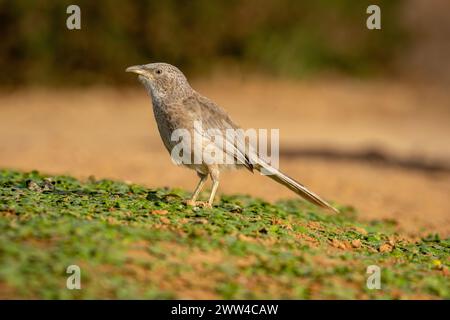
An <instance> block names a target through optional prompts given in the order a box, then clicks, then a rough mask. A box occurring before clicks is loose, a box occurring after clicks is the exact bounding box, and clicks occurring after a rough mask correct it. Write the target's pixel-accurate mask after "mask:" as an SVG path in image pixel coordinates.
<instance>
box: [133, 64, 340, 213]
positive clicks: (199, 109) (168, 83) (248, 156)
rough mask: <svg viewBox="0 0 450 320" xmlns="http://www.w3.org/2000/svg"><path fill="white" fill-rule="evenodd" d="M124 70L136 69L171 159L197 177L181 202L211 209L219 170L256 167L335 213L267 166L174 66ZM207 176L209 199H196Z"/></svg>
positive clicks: (230, 122)
mask: <svg viewBox="0 0 450 320" xmlns="http://www.w3.org/2000/svg"><path fill="white" fill-rule="evenodd" d="M125 71H126V72H131V73H135V74H137V75H138V79H139V81H140V82H141V83H142V84H143V85H144V87H145V89H146V91H147V93H148V95H149V96H150V98H151V100H152V105H153V114H154V117H155V120H156V124H157V127H158V131H159V134H160V136H161V139H162V141H163V143H164V146H165V147H166V149H167V150H168V151H169V153H170V154H171V156H172V160H173V161H174V162H175V163H176V164H180V165H183V166H186V167H188V168H189V169H192V170H195V171H196V173H197V175H198V177H199V179H200V180H199V182H198V184H197V186H196V188H195V190H194V192H193V194H192V197H191V198H190V199H187V200H185V204H186V205H188V206H198V207H200V206H201V207H207V208H211V207H212V205H213V202H214V198H215V195H216V192H217V189H218V187H219V179H220V173H221V171H223V170H225V169H230V168H231V169H235V168H237V169H240V168H246V169H248V170H249V171H251V172H254V170H256V171H259V172H261V173H263V174H265V175H266V176H268V177H269V178H271V179H272V180H274V181H276V182H278V183H280V184H282V185H283V186H285V187H287V188H289V189H290V190H292V191H293V192H295V193H296V194H298V195H299V196H301V197H302V198H304V199H306V200H307V201H309V202H311V203H313V204H315V205H316V206H319V207H322V208H325V209H329V210H331V211H334V212H336V213H338V212H339V211H338V210H337V209H336V208H334V207H333V206H331V205H330V204H329V203H328V202H326V201H325V200H323V199H322V198H321V197H319V196H318V195H317V194H315V193H314V192H312V191H310V190H308V189H307V188H306V187H305V186H304V185H302V184H301V183H299V182H298V181H296V180H294V179H293V178H291V177H289V176H287V175H285V174H284V173H282V172H281V171H279V170H278V169H277V168H275V167H274V166H272V165H271V164H270V163H269V162H268V161H267V159H265V157H262V156H260V155H258V154H257V152H256V151H255V148H254V147H253V146H252V145H249V142H248V139H246V138H245V137H244V136H243V135H242V134H241V133H239V132H242V131H240V130H239V129H241V128H240V127H239V126H238V125H237V124H236V123H234V122H233V120H232V119H231V118H230V116H229V115H228V114H227V112H226V111H225V110H224V109H222V108H221V107H220V106H218V105H217V104H216V103H214V102H213V101H212V100H210V99H208V98H207V97H205V96H203V95H201V94H200V93H198V92H197V91H195V90H194V89H193V88H192V87H191V85H190V84H189V82H188V80H187V78H186V76H185V75H184V74H183V73H182V72H181V71H180V70H179V69H178V68H177V67H175V66H173V65H171V64H168V63H163V62H157V63H149V64H143V65H134V66H130V67H128V68H126V70H125ZM198 124H200V125H201V126H199V125H198ZM229 130H231V131H232V132H233V130H235V132H238V133H237V134H234V136H233V135H227V134H225V131H227V132H229ZM211 131H212V132H216V133H217V134H220V133H224V134H223V136H222V140H223V141H221V143H218V141H216V140H220V139H216V138H215V137H216V136H214V135H213V134H211ZM176 132H178V133H179V132H183V133H185V134H187V135H190V137H192V136H197V137H199V139H197V140H196V139H194V142H192V139H181V140H185V141H181V142H180V139H178V140H177V139H174V138H173V135H174V133H176ZM183 138H185V137H184V136H183ZM180 146H181V147H180ZM224 146H225V147H226V148H224ZM205 148H210V149H211V150H212V152H211V153H206V154H208V155H215V154H222V155H225V156H229V157H231V159H232V160H233V161H232V162H230V161H217V159H222V158H220V157H213V156H209V157H208V156H206V157H202V151H204V150H205ZM176 149H177V150H179V149H181V151H182V152H179V157H178V158H180V157H182V158H183V159H184V160H185V161H180V159H174V151H175V150H176ZM196 151H200V152H196ZM175 154H176V152H175ZM199 154H200V156H199ZM203 155H204V154H203ZM186 159H187V160H188V161H186ZM228 159H229V158H228ZM208 177H210V178H211V180H212V189H211V193H210V196H209V199H208V201H207V202H204V201H197V198H198V196H199V194H200V192H201V191H202V189H203V187H204V185H205V183H206V181H207V179H208Z"/></svg>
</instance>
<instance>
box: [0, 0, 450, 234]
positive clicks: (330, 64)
mask: <svg viewBox="0 0 450 320" xmlns="http://www.w3.org/2000/svg"><path fill="white" fill-rule="evenodd" d="M71 4H77V5H78V6H79V7H80V8H81V30H68V29H67V28H66V19H67V18H68V16H69V14H67V13H66V8H67V7H68V6H69V5H71ZM370 4H377V5H379V6H380V8H381V26H382V29H381V30H368V29H367V28H366V19H367V17H368V16H369V15H368V14H367V13H366V9H367V7H368V6H369V5H370ZM449 10H450V2H448V1H446V0H429V1H423V0H407V1H406V0H404V1H401V0H386V1H354V0H328V1H326V0H317V1H299V0H267V1H257V0H242V1H237V0H232V1H210V0H192V1H175V0H170V1H137V0H135V1H121V2H119V1H113V0H100V1H87V0H84V1H82V0H79V1H75V2H74V1H72V0H71V1H25V0H17V1H14V2H13V1H7V0H0V33H1V41H0V69H1V70H2V72H1V73H0V121H1V126H0V167H2V168H13V169H20V170H33V169H37V170H40V171H43V172H46V173H51V174H53V173H54V174H61V173H64V174H70V175H74V176H76V177H80V178H86V177H88V176H91V175H94V176H95V177H96V178H114V179H123V180H127V181H133V182H136V183H142V184H145V185H147V186H149V187H157V186H158V187H161V186H171V187H181V188H185V189H187V190H192V189H193V187H194V185H195V183H196V179H197V178H196V175H195V174H194V172H192V171H189V170H186V169H183V168H177V167H175V166H173V165H172V163H171V161H170V158H169V155H168V154H167V152H166V150H165V149H164V147H163V145H162V143H161V141H160V138H159V135H158V132H157V129H156V125H155V123H154V120H153V115H152V110H151V102H150V99H149V98H148V97H147V95H146V93H145V91H144V89H143V88H142V87H141V85H140V84H139V83H138V81H137V79H136V77H135V76H133V75H131V74H128V73H125V72H124V70H125V68H126V67H127V66H130V65H135V64H143V63H149V62H157V61H163V62H168V63H171V64H174V65H176V66H178V67H179V68H180V69H181V70H182V71H183V72H185V74H186V75H187V76H188V78H189V79H190V82H191V84H192V86H193V87H194V88H195V89H196V90H197V91H199V92H201V93H202V94H204V95H206V96H208V97H209V98H211V99H213V100H214V101H216V102H217V103H219V104H220V105H221V106H222V107H223V108H225V109H226V110H227V111H228V112H229V113H230V115H231V117H232V118H233V119H234V120H235V122H237V123H239V124H240V125H241V126H243V127H247V128H249V127H252V128H268V129H270V128H279V129H280V139H281V146H280V147H281V148H280V149H281V161H280V164H281V167H282V169H283V171H285V172H286V173H288V174H289V175H292V176H293V177H295V178H297V179H298V180H300V181H301V182H303V183H304V184H306V185H307V186H309V187H310V188H311V189H312V190H314V191H316V192H317V193H319V194H321V195H323V196H324V197H325V198H327V199H330V200H334V201H336V202H337V203H340V204H346V205H351V206H354V207H356V208H357V209H359V211H360V212H361V213H360V215H361V217H362V219H389V220H391V221H392V222H393V223H395V224H397V225H398V226H399V229H402V230H405V231H407V232H410V233H411V234H417V233H428V232H438V233H441V234H445V235H448V234H450V213H449V210H448V207H447V206H446V205H445V204H446V201H447V200H448V195H449V194H450V174H449V173H450V148H449V142H450V141H449V137H450V126H449V120H450V92H449V90H448V88H449V85H450V59H448V57H450V19H448V12H449ZM220 192H223V193H248V194H252V195H255V196H258V197H261V198H264V199H267V200H270V201H275V200H277V199H280V198H286V197H294V195H293V194H292V193H291V192H290V191H289V190H285V189H284V188H283V187H281V186H278V185H277V184H275V183H272V182H271V181H269V180H267V179H266V178H264V177H261V176H258V175H256V174H255V175H254V176H252V177H250V176H249V173H248V172H243V171H242V172H227V173H224V174H223V179H222V183H221V189H220Z"/></svg>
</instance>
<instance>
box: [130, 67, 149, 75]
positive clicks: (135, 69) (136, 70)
mask: <svg viewBox="0 0 450 320" xmlns="http://www.w3.org/2000/svg"><path fill="white" fill-rule="evenodd" d="M125 72H133V73H137V74H140V75H146V72H145V69H144V68H143V67H142V66H131V67H128V68H127V69H126V70H125Z"/></svg>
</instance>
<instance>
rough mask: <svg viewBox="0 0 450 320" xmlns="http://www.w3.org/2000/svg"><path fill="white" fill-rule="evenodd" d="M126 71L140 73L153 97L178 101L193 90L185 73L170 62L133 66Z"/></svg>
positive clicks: (140, 78)
mask: <svg viewBox="0 0 450 320" xmlns="http://www.w3.org/2000/svg"><path fill="white" fill-rule="evenodd" d="M125 71H126V72H133V73H136V74H138V75H139V80H140V81H141V82H142V83H143V84H144V86H145V87H146V88H147V90H148V91H149V93H150V95H151V97H152V99H156V100H173V101H176V100H177V99H181V98H184V97H186V95H188V94H190V93H191V92H192V88H191V86H190V85H189V83H188V81H187V79H186V77H185V76H184V74H183V73H182V72H181V71H180V70H179V69H178V68H177V67H175V66H172V65H170V64H168V63H160V62H159V63H149V64H143V65H137V66H131V67H128V68H127V69H126V70H125Z"/></svg>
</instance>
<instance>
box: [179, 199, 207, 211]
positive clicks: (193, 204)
mask: <svg viewBox="0 0 450 320" xmlns="http://www.w3.org/2000/svg"><path fill="white" fill-rule="evenodd" d="M184 204H185V205H188V206H191V207H202V208H208V209H211V208H212V206H211V204H210V203H209V202H205V201H193V200H190V199H189V200H185V201H184Z"/></svg>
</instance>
